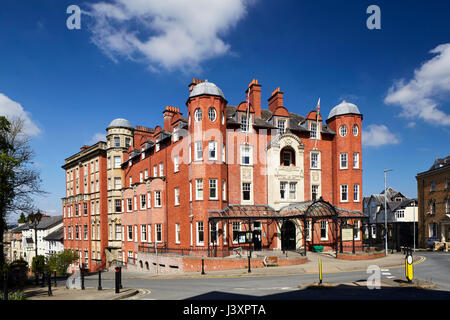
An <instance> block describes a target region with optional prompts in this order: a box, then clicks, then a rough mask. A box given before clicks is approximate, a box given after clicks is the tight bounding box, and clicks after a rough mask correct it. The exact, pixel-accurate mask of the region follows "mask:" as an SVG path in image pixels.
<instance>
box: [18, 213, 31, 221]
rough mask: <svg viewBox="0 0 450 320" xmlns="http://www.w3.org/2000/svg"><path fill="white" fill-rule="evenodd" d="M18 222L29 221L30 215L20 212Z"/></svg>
mask: <svg viewBox="0 0 450 320" xmlns="http://www.w3.org/2000/svg"><path fill="white" fill-rule="evenodd" d="M17 222H18V223H26V222H28V217H25V214H24V213H23V212H22V213H21V214H20V218H19V220H17Z"/></svg>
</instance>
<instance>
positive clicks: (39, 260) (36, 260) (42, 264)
mask: <svg viewBox="0 0 450 320" xmlns="http://www.w3.org/2000/svg"><path fill="white" fill-rule="evenodd" d="M31 268H32V269H33V272H36V271H37V272H42V271H47V270H48V259H47V258H46V257H45V256H43V255H38V256H37V257H33V260H32V261H31Z"/></svg>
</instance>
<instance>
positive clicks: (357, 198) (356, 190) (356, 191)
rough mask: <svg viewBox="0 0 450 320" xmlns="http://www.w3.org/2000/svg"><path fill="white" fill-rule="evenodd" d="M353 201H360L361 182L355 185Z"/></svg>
mask: <svg viewBox="0 0 450 320" xmlns="http://www.w3.org/2000/svg"><path fill="white" fill-rule="evenodd" d="M355 195H356V199H355ZM353 202H359V184H357V183H356V184H354V185H353Z"/></svg>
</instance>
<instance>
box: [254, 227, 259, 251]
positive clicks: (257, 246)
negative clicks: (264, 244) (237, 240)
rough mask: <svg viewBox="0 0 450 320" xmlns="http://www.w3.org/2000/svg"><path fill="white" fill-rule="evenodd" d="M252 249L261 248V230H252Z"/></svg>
mask: <svg viewBox="0 0 450 320" xmlns="http://www.w3.org/2000/svg"><path fill="white" fill-rule="evenodd" d="M253 250H255V251H260V250H261V230H253Z"/></svg>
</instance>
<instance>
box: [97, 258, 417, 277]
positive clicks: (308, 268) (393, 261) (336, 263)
mask: <svg viewBox="0 0 450 320" xmlns="http://www.w3.org/2000/svg"><path fill="white" fill-rule="evenodd" d="M307 257H308V262H306V263H304V264H300V265H291V266H278V267H264V268H253V267H252V268H251V273H249V272H248V268H243V269H233V270H220V271H208V270H205V274H204V275H202V274H201V273H200V272H177V273H172V274H155V273H152V272H146V271H131V270H130V271H129V270H127V269H125V268H122V277H123V278H124V279H192V278H229V277H252V276H259V277H261V276H267V277H270V276H292V275H303V274H316V273H318V272H319V267H318V266H319V259H320V260H321V262H322V272H323V273H336V272H354V271H366V270H367V267H369V266H371V265H376V266H378V267H380V268H386V267H399V266H404V263H405V256H404V254H402V253H394V254H389V255H388V256H387V257H382V258H377V259H370V260H356V261H351V260H341V259H336V258H335V257H334V255H332V254H327V253H315V252H308V254H307ZM291 258H295V257H294V256H291ZM423 260H424V259H423V258H422V257H420V256H418V255H416V256H414V263H415V264H417V263H421V262H422V261H423ZM92 277H96V276H95V275H93V276H92ZM102 279H105V280H107V279H108V280H113V279H114V272H113V270H112V269H111V270H110V271H108V272H105V273H102Z"/></svg>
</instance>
